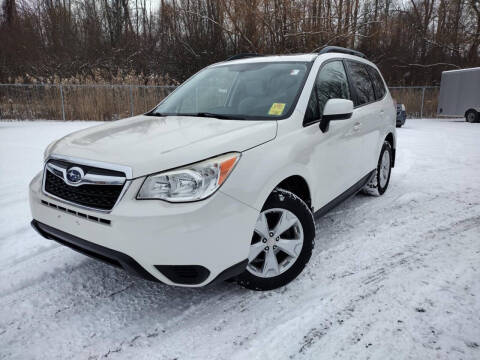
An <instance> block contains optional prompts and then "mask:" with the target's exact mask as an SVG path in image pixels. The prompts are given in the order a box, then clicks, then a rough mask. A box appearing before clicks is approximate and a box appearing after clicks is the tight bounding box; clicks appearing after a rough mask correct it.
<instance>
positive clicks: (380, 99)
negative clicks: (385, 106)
mask: <svg viewBox="0 0 480 360" xmlns="http://www.w3.org/2000/svg"><path fill="white" fill-rule="evenodd" d="M364 65H365V67H366V68H367V73H368V76H369V77H370V81H371V82H372V85H373V92H374V93H375V99H376V100H375V101H382V100H383V99H385V97H386V96H387V89H388V87H387V84H386V83H385V80H384V79H383V76H382V74H380V71H378V70H377V69H375V68H374V67H373V66H372V65H370V64H365V63H364ZM368 68H370V69H372V70H373V71H376V72H377V74H378V75H380V80H381V81H382V84H383V88H384V90H385V93H384V94H383V96H382V97H381V98H378V99H377V91H376V90H375V84H374V83H373V78H372V75H371V74H370V71H368Z"/></svg>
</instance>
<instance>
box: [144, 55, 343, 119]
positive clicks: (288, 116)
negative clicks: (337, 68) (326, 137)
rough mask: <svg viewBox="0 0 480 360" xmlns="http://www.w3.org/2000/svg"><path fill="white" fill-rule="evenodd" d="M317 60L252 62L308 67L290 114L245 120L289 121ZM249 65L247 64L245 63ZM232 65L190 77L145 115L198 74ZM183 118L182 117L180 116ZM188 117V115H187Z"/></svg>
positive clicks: (168, 114) (247, 117)
mask: <svg viewBox="0 0 480 360" xmlns="http://www.w3.org/2000/svg"><path fill="white" fill-rule="evenodd" d="M315 60H316V58H315V59H313V60H310V61H301V60H297V61H265V62H263V61H262V62H252V63H262V64H304V65H305V66H306V71H305V75H304V77H303V79H302V83H301V84H300V87H299V88H298V93H297V95H296V96H295V98H294V100H293V102H292V106H291V107H290V109H289V111H288V113H286V114H285V115H280V116H245V119H244V120H253V121H265V120H268V121H277V120H286V119H289V118H290V117H291V116H292V114H293V112H294V111H295V109H296V108H297V104H298V100H300V96H301V95H302V93H303V89H304V88H305V84H306V83H307V80H308V76H309V75H310V71H311V70H312V67H313V63H314V62H315ZM245 64H247V62H246V63H245ZM230 65H232V64H229V63H225V64H223V63H221V65H220V63H219V64H214V65H210V66H207V67H205V68H203V69H201V70H199V71H197V72H196V73H195V74H193V75H192V76H190V77H189V78H188V79H187V80H185V81H184V82H183V83H182V84H180V85H179V86H177V87H176V88H175V90H174V91H172V92H171V93H170V94H168V95H167V96H166V97H165V98H164V99H162V101H160V103H158V104H157V105H156V106H155V107H154V108H153V109H152V110H150V111H148V112H146V113H145V114H144V115H147V116H148V115H154V113H155V110H156V109H157V108H158V107H160V105H162V104H163V103H164V102H165V101H166V100H167V99H168V98H169V97H170V96H171V95H172V94H173V93H174V92H176V91H177V90H178V89H180V87H182V86H184V85H185V84H186V83H187V82H189V81H190V80H191V79H192V78H193V77H194V76H196V75H197V74H199V73H200V72H202V71H204V70H206V69H208V68H214V67H223V66H230ZM345 71H346V70H345ZM163 115H166V116H178V115H176V114H170V113H165V114H163ZM180 116H181V115H180ZM187 116H188V115H187ZM225 120H228V119H225Z"/></svg>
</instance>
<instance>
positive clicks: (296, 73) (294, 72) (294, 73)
mask: <svg viewBox="0 0 480 360" xmlns="http://www.w3.org/2000/svg"><path fill="white" fill-rule="evenodd" d="M299 72H300V70H298V69H293V70H292V71H290V75H298V73H299Z"/></svg>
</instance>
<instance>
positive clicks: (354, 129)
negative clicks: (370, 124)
mask: <svg viewBox="0 0 480 360" xmlns="http://www.w3.org/2000/svg"><path fill="white" fill-rule="evenodd" d="M361 127H362V124H361V123H359V122H356V123H355V124H353V131H358V130H360V128H361Z"/></svg>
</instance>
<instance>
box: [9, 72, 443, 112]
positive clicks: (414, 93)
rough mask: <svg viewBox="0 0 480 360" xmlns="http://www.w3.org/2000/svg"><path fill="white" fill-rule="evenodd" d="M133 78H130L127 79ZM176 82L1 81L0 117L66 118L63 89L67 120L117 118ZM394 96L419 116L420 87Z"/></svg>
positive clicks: (434, 94) (142, 107)
mask: <svg viewBox="0 0 480 360" xmlns="http://www.w3.org/2000/svg"><path fill="white" fill-rule="evenodd" d="M126 82H127V83H128V82H131V81H126ZM173 89H174V86H154V85H105V84H82V85H80V84H75V83H73V81H62V83H61V86H60V84H54V85H50V84H47V85H45V84H28V85H26V84H14V85H0V119H29V120H36V119H46V120H59V119H62V118H63V110H62V101H61V96H62V92H63V99H64V111H65V119H66V120H117V119H121V118H125V117H128V116H131V115H132V114H133V115H136V114H142V113H145V112H146V111H148V110H150V109H151V108H153V107H154V106H155V105H156V104H158V103H159V102H160V101H161V100H162V99H163V98H164V97H165V96H167V95H168V94H169V93H170V92H171V91H172V90H173ZM390 91H391V93H392V97H393V98H394V99H395V100H396V101H397V102H399V103H402V104H405V106H406V108H407V114H408V117H413V118H418V117H420V112H421V104H422V89H421V88H401V89H398V88H394V89H391V90H390ZM438 93H439V89H438V88H426V89H425V97H424V106H423V117H434V116H436V111H437V99H438Z"/></svg>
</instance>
